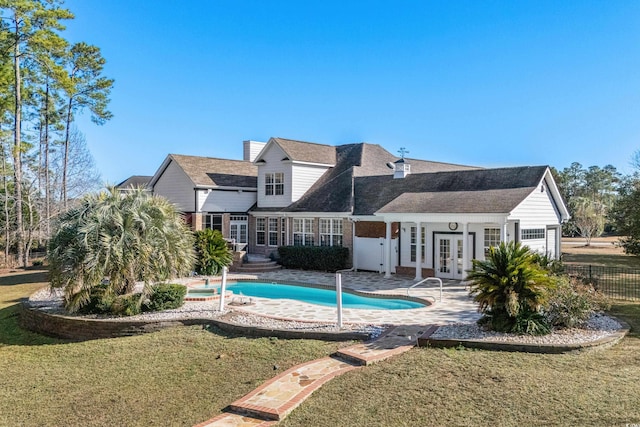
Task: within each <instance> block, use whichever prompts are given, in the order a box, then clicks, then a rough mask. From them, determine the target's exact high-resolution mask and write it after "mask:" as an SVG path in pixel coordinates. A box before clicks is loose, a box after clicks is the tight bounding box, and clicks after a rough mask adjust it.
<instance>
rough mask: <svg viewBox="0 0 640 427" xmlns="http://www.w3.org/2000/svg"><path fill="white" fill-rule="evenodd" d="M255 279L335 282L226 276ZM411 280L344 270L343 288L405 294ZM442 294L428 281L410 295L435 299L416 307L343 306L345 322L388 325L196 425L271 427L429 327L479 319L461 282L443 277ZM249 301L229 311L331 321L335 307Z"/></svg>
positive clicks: (301, 274) (299, 275)
mask: <svg viewBox="0 0 640 427" xmlns="http://www.w3.org/2000/svg"><path fill="white" fill-rule="evenodd" d="M243 278H245V279H247V278H250V279H258V280H262V281H265V282H272V281H273V282H281V283H287V282H298V283H307V284H319V285H330V286H333V285H335V274H331V273H318V272H307V271H298V270H278V271H271V272H265V273H259V274H256V275H251V276H248V275H246V274H243V275H234V274H231V275H229V279H230V280H241V279H243ZM414 283H415V281H414V280H413V279H412V278H408V277H400V276H393V277H391V278H384V276H383V275H381V274H376V273H363V272H345V273H343V274H342V286H343V288H348V289H353V290H356V291H362V292H372V293H376V294H384V295H402V296H406V295H407V289H408V288H409V287H410V286H411V285H413V284H414ZM443 288H444V289H443V298H442V301H440V300H439V296H440V295H439V293H440V291H439V288H437V287H436V286H434V285H430V286H426V287H424V288H415V289H413V290H411V296H414V297H423V298H426V297H432V298H430V299H431V300H433V298H436V302H435V303H433V304H431V305H429V306H425V307H423V308H417V309H405V310H363V309H344V310H343V321H344V322H345V323H366V324H377V325H394V327H393V328H392V329H390V331H389V332H387V333H385V334H384V335H382V336H381V337H379V338H378V339H376V340H374V341H371V342H366V343H360V344H355V345H352V346H350V347H347V348H343V349H341V350H339V351H338V352H337V353H336V354H334V355H332V356H331V357H325V358H322V359H318V360H314V361H311V362H307V363H304V364H301V365H298V366H295V367H293V368H291V369H289V370H287V371H285V372H283V373H281V374H280V375H278V376H276V377H275V378H272V379H271V380H269V381H267V382H266V383H264V384H263V385H261V386H260V387H258V388H257V389H255V390H254V391H252V392H251V393H249V394H247V395H246V396H244V397H242V398H240V399H238V400H237V401H235V402H233V403H232V404H231V405H229V407H228V408H227V412H225V413H223V414H220V415H219V416H216V417H215V418H212V419H210V420H208V421H205V422H203V423H201V424H198V426H196V427H213V426H228V427H256V426H262V427H264V426H272V425H274V424H276V423H277V422H278V421H279V420H281V419H283V418H284V417H286V416H287V415H288V414H289V413H290V412H291V411H293V410H294V409H295V408H296V407H297V406H298V405H300V404H301V403H302V402H303V401H304V400H305V399H306V398H307V397H309V396H310V395H311V393H313V392H314V391H315V390H317V389H318V388H320V387H321V386H322V385H323V384H324V383H326V382H327V381H329V380H331V379H333V378H335V377H336V376H338V375H342V374H343V373H345V372H349V371H351V370H354V369H358V368H359V367H362V366H367V365H370V364H371V363H376V362H379V361H382V360H385V359H387V358H389V357H392V356H394V355H397V354H401V353H404V352H406V351H408V350H409V349H411V348H413V347H414V346H415V345H416V344H417V342H418V338H419V337H420V336H422V335H423V334H425V333H426V334H429V333H431V331H433V330H434V329H435V328H436V326H435V325H443V324H450V323H460V322H465V323H466V322H474V321H476V320H477V319H478V318H479V314H478V313H477V305H476V304H474V303H473V301H472V300H471V299H470V298H469V296H468V291H467V290H466V289H465V287H464V285H463V284H461V283H460V282H458V281H445V283H444V286H443ZM251 299H252V300H253V302H255V304H254V305H251V306H242V307H238V306H234V310H238V311H245V312H248V313H253V314H258V315H261V316H266V317H272V318H278V319H289V320H298V321H311V322H335V321H336V317H337V315H336V309H335V308H332V307H325V306H320V305H315V304H307V303H304V302H300V301H294V300H276V299H267V298H256V297H251Z"/></svg>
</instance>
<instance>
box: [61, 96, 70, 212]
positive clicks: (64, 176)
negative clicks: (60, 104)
mask: <svg viewBox="0 0 640 427" xmlns="http://www.w3.org/2000/svg"><path fill="white" fill-rule="evenodd" d="M72 105H73V97H71V96H70V97H69V104H68V105H67V125H66V129H65V136H64V158H63V161H62V206H63V208H64V210H65V211H66V210H67V167H68V165H69V127H70V126H71V118H72V117H71V106H72Z"/></svg>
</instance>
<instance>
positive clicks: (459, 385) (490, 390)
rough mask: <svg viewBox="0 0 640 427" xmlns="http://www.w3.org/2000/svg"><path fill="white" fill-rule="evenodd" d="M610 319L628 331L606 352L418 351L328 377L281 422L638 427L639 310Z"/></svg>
mask: <svg viewBox="0 0 640 427" xmlns="http://www.w3.org/2000/svg"><path fill="white" fill-rule="evenodd" d="M613 313H614V314H618V315H620V316H621V317H623V318H625V319H627V320H628V321H630V322H631V323H632V324H633V328H634V332H633V334H632V335H631V336H629V337H628V338H626V339H624V340H623V341H622V342H621V343H619V344H618V345H617V346H614V347H612V348H610V349H606V350H599V351H595V352H590V353H584V354H567V355H536V354H523V353H504V352H490V351H473V350H454V349H448V350H443V349H433V348H418V349H414V350H411V351H410V352H408V353H405V354H404V355H401V356H399V357H397V358H394V359H390V360H388V361H387V362H384V363H381V364H379V365H374V366H372V367H370V368H367V369H361V370H357V371H352V372H349V373H348V374H345V375H343V376H341V377H339V378H336V379H334V380H333V381H331V382H329V383H328V384H325V385H324V386H323V387H322V388H321V389H320V390H318V391H317V392H315V393H314V394H313V395H312V396H311V398H310V399H309V400H307V401H306V402H305V403H304V404H303V405H302V406H300V407H299V408H298V409H296V410H295V411H294V412H293V413H292V414H291V415H290V416H289V418H287V419H285V420H284V422H282V423H281V424H279V425H280V426H283V427H285V426H286V427H294V426H329V425H340V426H362V425H367V426H452V425H454V426H461V425H477V426H488V425H492V426H520V425H525V426H529V425H555V426H577V425H580V426H605V425H607V426H614V425H619V426H624V425H625V423H640V335H639V334H638V330H640V304H624V305H616V306H614V307H613ZM328 408H330V409H328ZM365 420H366V421H365Z"/></svg>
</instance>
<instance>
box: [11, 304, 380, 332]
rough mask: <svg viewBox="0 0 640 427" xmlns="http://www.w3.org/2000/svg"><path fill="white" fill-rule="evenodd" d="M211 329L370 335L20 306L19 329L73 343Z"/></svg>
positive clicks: (220, 321) (196, 319)
mask: <svg viewBox="0 0 640 427" xmlns="http://www.w3.org/2000/svg"><path fill="white" fill-rule="evenodd" d="M191 325H203V326H205V325H213V326H215V327H217V328H219V329H220V330H222V331H225V332H229V333H232V334H237V335H243V336H249V337H276V338H284V339H316V340H323V341H364V340H367V339H369V337H370V334H369V333H366V332H358V331H312V330H290V329H275V328H266V327H258V326H251V325H241V324H237V323H233V322H229V321H226V320H224V319H223V318H217V319H198V318H187V319H180V318H176V319H164V320H148V321H146V320H122V319H117V320H115V319H87V318H83V317H77V316H64V315H60V314H53V313H47V312H45V311H43V310H41V309H39V308H36V307H31V306H30V305H29V304H28V303H25V302H23V303H22V310H21V315H20V326H21V327H23V328H25V329H28V330H30V331H33V332H37V333H40V334H43V335H47V336H52V337H56V338H63V339H68V340H72V341H85V340H91V339H105V338H118V337H125V336H133V335H140V334H144V333H148V332H156V331H159V330H161V329H164V328H169V327H174V326H191Z"/></svg>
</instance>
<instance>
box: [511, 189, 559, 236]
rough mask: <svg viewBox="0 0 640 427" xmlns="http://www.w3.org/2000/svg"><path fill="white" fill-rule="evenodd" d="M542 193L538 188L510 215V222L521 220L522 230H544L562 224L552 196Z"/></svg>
mask: <svg viewBox="0 0 640 427" xmlns="http://www.w3.org/2000/svg"><path fill="white" fill-rule="evenodd" d="M546 187H547V186H546V185H545V191H544V192H543V191H540V186H538V187H537V188H536V189H535V190H534V191H533V192H532V193H531V194H530V195H529V196H527V198H526V199H524V200H523V201H522V202H521V203H520V204H519V205H518V206H517V207H516V208H515V209H514V210H513V211H511V215H509V219H510V220H519V221H520V229H523V228H544V227H546V226H547V225H558V224H560V218H559V217H558V214H557V213H556V210H555V208H554V206H553V201H552V200H551V194H550V193H549V191H547V188H546Z"/></svg>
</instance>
